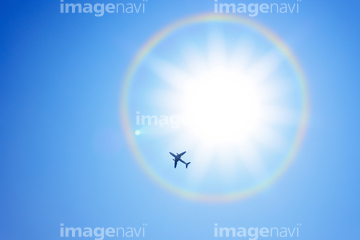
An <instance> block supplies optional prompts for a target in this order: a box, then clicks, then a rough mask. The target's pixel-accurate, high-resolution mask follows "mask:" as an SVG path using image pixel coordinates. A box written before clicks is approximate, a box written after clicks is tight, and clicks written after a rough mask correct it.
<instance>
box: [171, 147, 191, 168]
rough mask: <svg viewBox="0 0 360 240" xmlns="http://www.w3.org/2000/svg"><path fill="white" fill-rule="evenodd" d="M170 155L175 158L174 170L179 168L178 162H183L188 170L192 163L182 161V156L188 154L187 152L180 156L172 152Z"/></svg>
mask: <svg viewBox="0 0 360 240" xmlns="http://www.w3.org/2000/svg"><path fill="white" fill-rule="evenodd" d="M169 153H170V155H171V156H173V157H174V159H173V160H174V168H176V166H177V163H178V161H180V162H182V163H183V164H185V165H186V168H188V166H189V164H190V163H191V162H188V163H187V162H185V161H183V160H182V159H181V157H182V155H184V154H185V153H186V151H185V152H182V153H180V154H178V153H176V155H175V154H173V153H172V152H169Z"/></svg>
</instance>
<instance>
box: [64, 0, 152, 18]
mask: <svg viewBox="0 0 360 240" xmlns="http://www.w3.org/2000/svg"><path fill="white" fill-rule="evenodd" d="M146 3H147V0H137V2H128V3H122V2H118V3H106V4H105V3H71V2H66V0H60V13H81V14H83V13H84V14H94V16H95V17H102V16H104V14H105V13H112V14H140V13H145V9H146V8H145V5H146Z"/></svg>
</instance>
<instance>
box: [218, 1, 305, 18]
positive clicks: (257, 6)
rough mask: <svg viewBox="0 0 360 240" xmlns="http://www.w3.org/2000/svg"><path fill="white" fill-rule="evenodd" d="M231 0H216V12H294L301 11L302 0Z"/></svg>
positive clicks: (249, 14)
mask: <svg viewBox="0 0 360 240" xmlns="http://www.w3.org/2000/svg"><path fill="white" fill-rule="evenodd" d="M228 1H229V0H214V13H232V14H235V13H238V14H247V15H248V16H249V17H256V16H258V15H259V13H270V14H273V13H276V14H293V13H299V12H300V3H301V0H290V1H291V2H290V3H230V2H228Z"/></svg>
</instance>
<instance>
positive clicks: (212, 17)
mask: <svg viewBox="0 0 360 240" xmlns="http://www.w3.org/2000/svg"><path fill="white" fill-rule="evenodd" d="M204 22H229V23H236V24H240V25H245V26H247V27H250V28H252V29H253V30H255V31H258V32H259V33H261V34H262V35H264V36H265V37H266V38H267V39H268V40H270V42H272V43H273V44H274V45H275V46H276V47H277V48H278V49H279V50H280V51H281V52H282V54H283V55H284V56H285V57H286V58H287V60H288V61H289V62H290V63H291V65H292V67H293V69H294V71H295V73H296V75H297V77H298V84H299V88H300V90H301V92H302V109H301V118H300V122H299V126H298V129H297V134H296V137H295V138H294V142H293V144H292V147H291V148H290V149H289V151H288V154H287V156H286V159H285V160H284V162H283V164H282V166H281V167H280V168H279V169H278V170H277V171H276V172H275V173H274V174H273V175H272V176H271V177H270V178H269V179H267V180H266V181H264V182H263V183H261V184H259V185H257V186H254V187H252V188H249V189H245V190H242V191H239V192H232V193H226V194H220V195H219V194H203V193H197V192H193V191H187V190H185V189H180V188H178V187H176V186H174V185H172V184H169V183H168V182H166V181H165V180H164V179H162V178H161V177H159V176H158V175H157V174H156V173H155V172H154V171H152V169H151V168H150V166H149V165H148V163H147V162H146V160H145V158H144V156H143V155H142V153H141V151H140V149H139V147H138V146H137V143H136V140H135V138H134V134H133V132H132V129H131V124H130V120H129V113H128V95H129V94H128V92H129V91H128V90H129V88H130V85H131V81H132V79H133V76H134V74H135V73H136V71H137V68H138V67H139V65H140V64H141V63H142V61H143V60H144V58H145V57H146V56H147V55H148V54H149V52H150V51H151V50H152V49H153V48H154V47H155V46H157V45H158V44H159V43H160V42H161V41H163V40H164V39H165V38H166V37H167V36H169V35H170V34H171V33H173V32H175V31H176V30H178V29H181V28H183V27H186V26H189V25H193V24H198V23H204ZM120 113H121V121H122V127H123V130H124V132H125V136H126V139H127V142H128V144H129V146H130V149H131V152H132V154H133V156H134V158H135V159H136V161H137V162H138V163H139V165H140V166H141V168H142V169H143V170H144V171H145V172H146V173H147V174H148V175H149V176H150V178H151V179H153V180H154V181H155V182H156V183H158V184H159V185H160V186H162V187H164V188H165V189H167V190H168V191H170V192H172V193H174V194H177V195H180V196H182V197H185V198H188V199H191V200H197V201H202V202H224V201H234V200H239V199H243V198H246V197H249V196H252V195H254V194H256V193H258V192H260V191H261V190H264V189H265V188H266V187H268V186H270V185H271V184H273V183H274V182H275V181H276V180H278V179H279V178H280V177H281V176H282V175H283V174H284V172H285V171H286V170H287V169H288V168H289V166H290V165H291V163H292V161H293V160H294V158H295V155H296V153H297V152H298V150H299V147H300V145H301V143H302V141H303V139H304V135H305V130H306V126H307V122H308V118H309V96H308V90H307V85H306V80H305V74H304V72H303V70H302V68H301V66H300V64H299V62H298V60H297V59H296V57H295V55H294V54H293V53H292V52H291V50H290V49H289V48H288V47H287V46H286V44H285V43H284V42H283V41H282V40H281V39H280V38H279V37H278V36H277V35H275V34H274V33H273V32H271V31H270V30H269V29H267V28H265V27H264V26H262V25H260V24H259V23H256V22H254V21H250V20H249V19H246V18H243V17H238V16H233V15H222V14H200V15H195V16H191V17H188V18H184V19H181V20H179V21H177V22H174V23H172V24H170V25H168V26H167V27H165V28H164V29H162V30H161V31H159V32H158V33H157V34H155V35H154V36H153V37H152V38H151V39H150V40H149V41H148V42H147V43H146V44H145V45H143V46H142V47H141V49H140V50H139V51H138V53H137V54H136V55H135V58H134V59H133V61H132V62H131V64H130V66H129V68H128V70H127V72H126V74H125V77H124V79H123V84H122V89H121V102H120Z"/></svg>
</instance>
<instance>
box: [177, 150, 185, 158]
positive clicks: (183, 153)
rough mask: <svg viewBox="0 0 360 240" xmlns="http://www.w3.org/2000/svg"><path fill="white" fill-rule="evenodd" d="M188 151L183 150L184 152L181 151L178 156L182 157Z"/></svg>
mask: <svg viewBox="0 0 360 240" xmlns="http://www.w3.org/2000/svg"><path fill="white" fill-rule="evenodd" d="M185 153H186V151H185V152H182V153H180V154H179V155H178V156H179V157H181V156H182V155H184V154H185Z"/></svg>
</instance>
